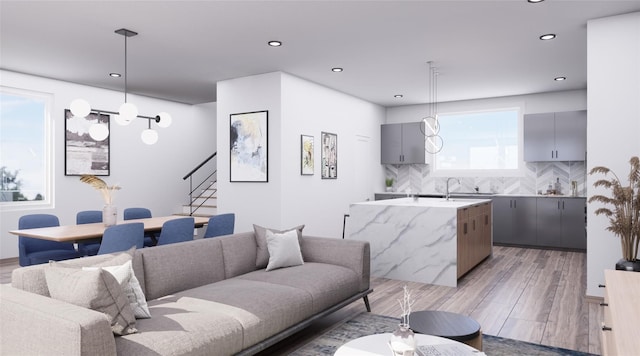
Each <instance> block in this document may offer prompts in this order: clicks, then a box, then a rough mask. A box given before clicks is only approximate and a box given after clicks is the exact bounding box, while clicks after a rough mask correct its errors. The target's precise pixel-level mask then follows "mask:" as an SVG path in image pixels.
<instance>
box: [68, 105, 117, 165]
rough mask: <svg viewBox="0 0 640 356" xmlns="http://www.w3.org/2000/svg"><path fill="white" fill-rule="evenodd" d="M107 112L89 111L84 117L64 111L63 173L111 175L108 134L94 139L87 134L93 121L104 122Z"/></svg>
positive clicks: (107, 120) (105, 121)
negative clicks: (98, 139)
mask: <svg viewBox="0 0 640 356" xmlns="http://www.w3.org/2000/svg"><path fill="white" fill-rule="evenodd" d="M109 119H110V117H109V115H106V114H96V113H90V114H89V115H88V116H87V117H76V116H73V114H72V113H71V111H70V110H68V109H67V110H65V111H64V152H65V155H64V174H65V175H67V176H80V175H83V174H91V175H94V176H108V175H109V174H110V165H111V162H110V149H109V141H110V140H111V136H108V137H107V138H106V139H104V140H102V141H96V140H94V139H93V138H91V136H89V129H90V128H91V125H93V124H103V125H107V128H109Z"/></svg>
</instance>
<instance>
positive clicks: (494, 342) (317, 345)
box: [291, 313, 591, 356]
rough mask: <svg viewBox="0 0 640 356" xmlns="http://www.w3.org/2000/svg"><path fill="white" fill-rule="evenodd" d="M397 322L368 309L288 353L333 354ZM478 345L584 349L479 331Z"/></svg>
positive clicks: (492, 350) (512, 349)
mask: <svg viewBox="0 0 640 356" xmlns="http://www.w3.org/2000/svg"><path fill="white" fill-rule="evenodd" d="M397 326H398V319H396V318H390V317H387V316H381V315H376V314H371V313H363V314H359V315H358V316H356V317H355V318H353V319H351V320H348V321H346V322H344V323H342V324H339V325H337V326H335V327H334V328H333V329H330V330H328V331H326V332H325V333H324V334H322V335H320V336H318V337H317V338H315V339H313V340H312V341H310V342H309V343H307V344H306V345H304V346H302V347H301V348H299V349H298V350H296V351H294V352H293V353H291V355H293V356H323V355H333V354H334V353H335V352H336V350H337V349H338V347H340V346H341V345H343V344H345V343H346V342H347V341H349V340H353V339H356V338H359V337H362V336H366V335H372V334H380V333H389V332H393V331H394V330H395V329H396V327H397ZM482 344H483V345H482V346H483V350H482V351H484V353H485V354H486V355H488V356H513V355H521V356H524V355H527V356H529V355H536V356H557V355H568V356H569V355H570V356H586V355H591V354H588V353H584V352H579V351H573V350H567V349H562V348H558V347H551V346H545V345H539V344H533V343H530V342H524V341H518V340H512V339H505V338H501V337H497V336H491V335H483V336H482Z"/></svg>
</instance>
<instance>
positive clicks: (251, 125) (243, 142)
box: [229, 111, 269, 182]
mask: <svg viewBox="0 0 640 356" xmlns="http://www.w3.org/2000/svg"><path fill="white" fill-rule="evenodd" d="M268 113H269V112H268V111H255V112H247V113H240V114H231V115H230V117H231V125H230V140H229V141H230V143H231V155H230V164H231V168H230V172H231V175H230V181H231V182H267V181H268V180H269V176H268V172H269V170H268V168H269V161H268V143H269V141H268V117H269V115H268Z"/></svg>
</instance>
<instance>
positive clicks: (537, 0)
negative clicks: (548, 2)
mask: <svg viewBox="0 0 640 356" xmlns="http://www.w3.org/2000/svg"><path fill="white" fill-rule="evenodd" d="M543 1H544V0H527V2H530V3H532V4H537V3H539V2H543Z"/></svg>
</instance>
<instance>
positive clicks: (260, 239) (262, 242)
mask: <svg viewBox="0 0 640 356" xmlns="http://www.w3.org/2000/svg"><path fill="white" fill-rule="evenodd" d="M302 229H304V225H300V226H296V227H294V228H291V229H287V230H276V229H269V228H266V227H262V226H259V225H256V224H254V225H253V232H254V233H255V235H256V244H257V245H258V253H257V255H256V268H265V267H267V264H268V263H269V249H268V247H267V230H270V231H272V232H275V233H277V234H281V233H283V232H287V231H292V230H296V231H297V233H298V243H300V246H302V243H301V242H300V241H299V240H300V239H302Z"/></svg>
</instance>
